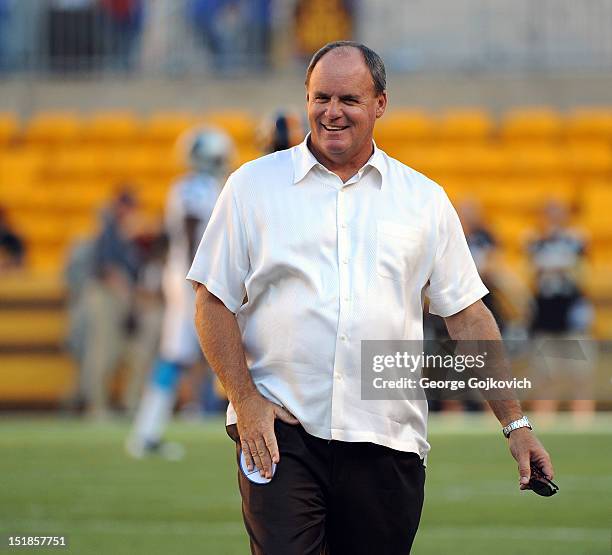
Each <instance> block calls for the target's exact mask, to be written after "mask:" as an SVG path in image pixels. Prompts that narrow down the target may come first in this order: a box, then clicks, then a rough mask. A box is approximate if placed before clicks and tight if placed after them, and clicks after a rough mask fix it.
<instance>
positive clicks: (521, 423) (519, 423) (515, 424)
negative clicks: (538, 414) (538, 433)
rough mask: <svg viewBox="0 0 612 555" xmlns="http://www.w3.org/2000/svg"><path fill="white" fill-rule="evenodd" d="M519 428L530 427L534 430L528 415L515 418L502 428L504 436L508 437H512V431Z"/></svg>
mask: <svg viewBox="0 0 612 555" xmlns="http://www.w3.org/2000/svg"><path fill="white" fill-rule="evenodd" d="M519 428H529V429H530V430H533V427H532V426H531V423H530V422H529V419H528V418H527V417H526V416H523V418H519V419H518V420H513V421H512V422H510V424H508V425H507V426H504V427H503V428H502V432H504V436H505V437H507V438H508V437H510V433H511V432H513V431H514V430H518V429H519Z"/></svg>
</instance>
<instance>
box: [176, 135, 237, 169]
mask: <svg viewBox="0 0 612 555" xmlns="http://www.w3.org/2000/svg"><path fill="white" fill-rule="evenodd" d="M180 143H181V147H180V148H181V151H182V152H183V153H184V156H185V158H186V159H187V161H188V163H189V165H190V166H191V167H192V168H193V170H194V171H196V172H198V173H208V174H212V175H215V176H218V177H221V176H223V175H224V174H226V173H227V172H228V170H229V166H230V162H231V159H232V156H233V154H234V144H233V142H232V140H231V138H230V137H229V136H228V135H227V134H226V133H225V132H224V131H222V130H220V129H217V128H214V127H203V128H198V129H194V130H191V131H188V132H187V134H186V135H185V136H184V137H182V138H181V139H180Z"/></svg>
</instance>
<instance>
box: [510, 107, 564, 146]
mask: <svg viewBox="0 0 612 555" xmlns="http://www.w3.org/2000/svg"><path fill="white" fill-rule="evenodd" d="M562 129H563V120H562V118H561V116H560V114H559V113H557V112H556V111H555V110H553V109H551V108H547V107H524V108H516V109H514V110H510V111H509V112H508V113H506V114H505V115H504V117H503V118H502V121H501V125H500V135H501V137H502V138H504V139H506V140H523V139H538V140H555V139H558V138H560V136H561V132H562Z"/></svg>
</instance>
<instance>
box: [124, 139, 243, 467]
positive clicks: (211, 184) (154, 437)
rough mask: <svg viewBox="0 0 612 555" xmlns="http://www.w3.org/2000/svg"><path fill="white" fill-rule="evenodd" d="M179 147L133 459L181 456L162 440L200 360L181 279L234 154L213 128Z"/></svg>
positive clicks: (131, 444) (131, 442) (190, 303)
mask: <svg viewBox="0 0 612 555" xmlns="http://www.w3.org/2000/svg"><path fill="white" fill-rule="evenodd" d="M179 148H181V149H182V150H184V152H185V153H186V157H187V158H188V160H189V163H190V165H191V168H192V171H191V173H189V174H188V175H185V176H183V177H182V178H180V179H179V180H178V181H177V182H176V183H175V184H174V185H173V186H172V188H171V190H170V193H169V195H168V200H167V202H166V211H165V231H166V234H167V237H168V256H167V260H166V264H165V267H164V271H163V291H164V297H165V313H164V318H163V325H162V335H161V343H160V348H159V353H158V356H157V360H156V361H155V363H154V365H153V369H152V372H151V378H150V383H149V385H148V386H147V387H146V390H145V392H144V395H143V397H142V399H141V402H140V405H139V407H138V410H137V414H136V417H135V420H134V425H133V428H132V431H131V433H130V435H129V437H128V439H127V442H126V448H127V451H128V453H129V454H130V455H132V456H134V457H137V458H139V457H142V456H145V455H147V454H155V453H157V454H160V455H162V456H164V457H166V458H170V459H173V458H180V457H181V456H182V448H181V446H179V445H177V444H174V443H169V442H164V441H162V440H163V434H164V432H165V430H166V427H167V424H168V422H169V420H170V418H171V416H172V411H173V408H174V404H175V400H176V392H177V388H178V384H179V378H180V376H181V372H182V371H183V370H184V369H187V368H190V367H192V366H193V365H195V364H196V363H197V362H198V361H201V359H202V352H201V350H200V346H199V343H198V338H197V335H196V331H195V327H194V323H193V318H194V300H195V294H194V292H193V288H192V287H191V285H190V284H189V282H187V281H186V280H185V276H186V274H187V271H188V270H189V265H190V263H191V260H192V258H193V255H194V254H195V250H196V248H197V245H198V243H199V241H200V238H201V237H202V234H203V233H204V229H205V228H206V225H207V224H208V220H209V219H210V215H211V213H212V210H213V208H214V206H215V203H216V201H217V197H218V196H219V193H220V191H221V187H222V183H223V179H224V178H225V176H226V175H227V171H228V169H229V164H230V161H231V157H232V154H233V144H232V142H231V140H230V138H229V137H228V136H227V135H226V134H225V133H223V132H221V131H219V130H217V129H213V128H208V129H197V130H194V131H190V132H189V133H188V134H187V135H186V136H185V137H182V138H181V139H180V140H179ZM209 381H210V383H211V384H212V380H209Z"/></svg>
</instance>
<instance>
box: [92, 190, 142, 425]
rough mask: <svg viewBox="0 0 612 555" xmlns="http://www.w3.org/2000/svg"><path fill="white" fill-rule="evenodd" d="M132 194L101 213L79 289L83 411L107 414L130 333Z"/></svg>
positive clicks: (134, 255) (134, 257)
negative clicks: (87, 270)
mask: <svg viewBox="0 0 612 555" xmlns="http://www.w3.org/2000/svg"><path fill="white" fill-rule="evenodd" d="M136 210H137V204H136V198H135V197H134V196H133V195H132V194H131V193H130V192H128V191H127V190H124V191H122V192H120V193H119V194H118V195H117V196H116V197H115V198H114V199H113V201H112V202H111V204H110V206H109V207H108V209H107V210H106V211H105V212H104V213H103V224H102V230H101V232H100V234H99V235H98V237H96V239H95V241H94V243H93V247H92V252H91V276H90V278H89V280H88V282H87V285H86V286H85V289H84V291H83V295H84V299H83V302H84V311H85V315H84V321H85V335H86V336H85V341H84V352H83V366H82V369H81V375H82V380H83V387H82V390H83V391H84V394H85V397H86V403H87V412H88V415H89V416H91V417H93V418H105V417H107V416H108V415H109V414H110V386H111V380H112V378H113V375H114V371H115V370H117V366H118V362H119V360H120V357H121V354H122V353H123V351H124V349H125V346H126V341H127V338H128V336H129V332H130V322H131V319H132V301H133V292H134V287H135V284H136V281H137V279H138V272H139V267H140V256H139V251H138V246H137V244H136V241H135V238H136V236H137V233H138V223H139V222H138V219H137V212H136Z"/></svg>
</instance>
